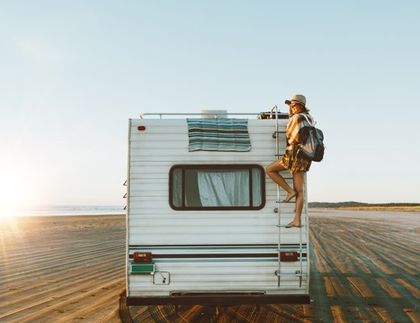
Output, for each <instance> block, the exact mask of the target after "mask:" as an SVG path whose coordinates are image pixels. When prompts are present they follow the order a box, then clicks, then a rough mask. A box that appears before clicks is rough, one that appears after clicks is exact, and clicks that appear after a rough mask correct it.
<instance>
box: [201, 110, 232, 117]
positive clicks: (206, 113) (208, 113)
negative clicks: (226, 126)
mask: <svg viewBox="0 0 420 323" xmlns="http://www.w3.org/2000/svg"><path fill="white" fill-rule="evenodd" d="M201 117H202V118H204V119H220V118H227V110H201Z"/></svg>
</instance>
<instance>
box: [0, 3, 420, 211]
mask: <svg viewBox="0 0 420 323" xmlns="http://www.w3.org/2000/svg"><path fill="white" fill-rule="evenodd" d="M418 12H420V2H418V1H374V0H372V1H361V0H360V1H355V0H353V1H309V0H308V1H234V0H232V1H219V0H212V1H204V0H203V1H183V0H178V1H104V0H102V1H94V0H92V1H42V0H41V1H19V0H17V1H0V156H1V158H0V199H1V198H3V199H15V200H19V201H20V202H21V203H26V204H28V205H32V204H43V205H45V204H55V205H68V204H88V205H90V204H92V205H98V204H102V205H119V204H121V205H123V204H124V200H123V199H122V195H123V194H124V188H123V187H122V183H123V182H124V180H125V179H126V172H127V126H128V119H129V118H135V117H138V116H139V114H140V113H141V112H143V113H145V112H200V111H201V110H202V109H226V110H228V111H229V112H261V111H265V110H267V109H268V108H270V107H271V106H273V105H275V104H277V105H279V107H280V109H282V110H283V111H286V110H287V109H286V106H284V105H283V102H284V100H285V99H286V98H289V97H290V96H292V95H293V94H296V93H302V94H304V95H305V96H306V97H307V103H308V107H309V108H310V109H311V113H312V115H313V116H314V118H315V119H316V120H317V122H318V123H317V126H318V127H319V128H321V129H322V130H323V131H324V135H325V144H326V155H325V158H324V160H323V161H322V162H321V163H313V164H312V167H311V170H310V172H309V174H308V192H309V200H310V201H331V202H333V201H349V200H353V201H361V202H420V198H419V197H420V184H419V183H420V170H419V165H420V148H419V146H418V141H419V139H420V138H419V137H420V135H419V129H418V128H419V124H420V104H419V102H420V91H419V87H420V76H419V75H420V62H419V57H420V20H419V19H418Z"/></svg>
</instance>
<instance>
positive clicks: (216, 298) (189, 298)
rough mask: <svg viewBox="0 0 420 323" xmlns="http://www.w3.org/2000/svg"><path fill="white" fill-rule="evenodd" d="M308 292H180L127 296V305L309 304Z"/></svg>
mask: <svg viewBox="0 0 420 323" xmlns="http://www.w3.org/2000/svg"><path fill="white" fill-rule="evenodd" d="M309 302H310V297H309V295H308V294H294V295H266V294H260V295H243V294H227V293H218V294H213V293H212V294H182V295H171V296H147V297H145V296H143V297H141V296H135V297H127V305H128V306H131V305H134V306H135V305H165V304H172V305H193V304H194V305H240V304H309Z"/></svg>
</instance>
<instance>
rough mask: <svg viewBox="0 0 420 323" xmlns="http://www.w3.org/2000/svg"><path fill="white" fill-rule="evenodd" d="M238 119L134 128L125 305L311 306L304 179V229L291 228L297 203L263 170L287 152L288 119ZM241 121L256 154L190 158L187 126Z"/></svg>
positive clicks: (169, 121) (184, 119)
mask: <svg viewBox="0 0 420 323" xmlns="http://www.w3.org/2000/svg"><path fill="white" fill-rule="evenodd" d="M238 115H239V114H223V113H222V112H220V111H218V112H215V113H214V115H212V112H211V111H208V112H207V113H206V114H188V115H187V114H144V115H142V118H140V119H130V121H129V134H128V147H129V148H128V181H127V263H126V264H127V267H126V269H127V272H126V273H127V286H126V287H127V304H128V305H146V304H207V305H215V304H245V303H272V304H274V303H309V245H308V244H309V240H308V226H309V222H308V216H307V198H306V178H305V204H304V208H303V214H302V224H303V227H302V228H285V224H287V223H288V222H289V221H291V220H292V218H293V214H294V207H295V203H294V202H288V203H284V202H281V201H282V200H283V199H284V198H285V193H284V192H283V191H282V190H279V188H278V187H277V186H276V185H275V183H274V182H273V181H272V180H271V179H270V178H268V177H267V176H266V175H265V171H264V170H265V167H266V166H267V165H268V164H269V163H271V162H272V161H273V160H274V159H275V158H277V157H276V156H279V152H280V153H282V152H283V151H284V149H285V147H286V138H285V127H286V124H287V121H288V120H287V115H285V114H280V113H277V108H276V111H274V113H273V114H272V115H271V116H270V115H269V114H265V115H264V116H263V118H260V117H261V116H260V117H259V118H257V114H254V115H252V118H249V119H240V118H243V117H242V116H240V117H238ZM246 115H247V116H251V114H246ZM228 116H229V118H228ZM276 116H277V117H276ZM270 117H271V118H270ZM211 118H212V119H211ZM235 119H236V120H242V121H243V120H245V124H246V126H245V128H247V134H249V140H250V147H249V148H250V149H248V150H245V149H242V148H243V147H239V149H236V148H232V150H233V151H226V149H225V148H226V147H223V145H218V146H217V145H216V146H213V147H212V148H211V150H201V149H199V148H198V149H195V150H194V149H191V144H192V141H193V139H197V137H193V136H192V134H191V131H190V130H191V129H190V128H189V124H188V121H191V120H193V121H194V120H204V121H205V120H225V121H228V120H235ZM213 130H214V129H213ZM222 132H223V131H222ZM227 132H228V131H227ZM213 134H214V137H213V138H212V139H211V141H213V140H216V141H217V140H219V139H220V138H219V137H222V136H221V135H220V136H219V134H220V133H218V130H217V129H216V130H214V132H213ZM276 134H277V135H276ZM198 137H200V136H198ZM236 138H237V137H236ZM199 139H200V138H199ZM231 139H232V137H231ZM217 147H219V148H220V147H221V148H220V149H218V148H217ZM196 148H197V147H196ZM224 149H225V150H224ZM191 150H192V151H191ZM244 150H245V151H244ZM284 176H285V178H286V180H287V181H289V183H290V181H291V175H290V174H289V173H288V172H284ZM292 201H293V200H292Z"/></svg>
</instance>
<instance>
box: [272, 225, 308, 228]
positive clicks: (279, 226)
mask: <svg viewBox="0 0 420 323" xmlns="http://www.w3.org/2000/svg"><path fill="white" fill-rule="evenodd" d="M276 227H278V228H285V227H286V225H285V224H284V225H278V224H276ZM291 228H298V229H302V228H306V225H305V224H303V225H302V226H300V227H288V229H291Z"/></svg>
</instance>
